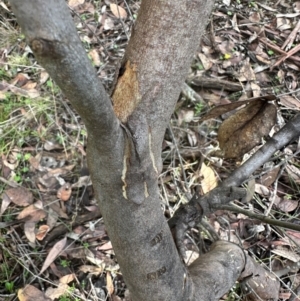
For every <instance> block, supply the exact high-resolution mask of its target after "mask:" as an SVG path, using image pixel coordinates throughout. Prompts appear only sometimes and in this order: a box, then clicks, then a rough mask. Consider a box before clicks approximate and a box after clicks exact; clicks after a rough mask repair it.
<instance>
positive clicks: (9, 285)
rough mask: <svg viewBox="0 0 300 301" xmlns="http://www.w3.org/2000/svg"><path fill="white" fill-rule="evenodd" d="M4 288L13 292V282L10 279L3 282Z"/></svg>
mask: <svg viewBox="0 0 300 301" xmlns="http://www.w3.org/2000/svg"><path fill="white" fill-rule="evenodd" d="M5 289H6V290H7V291H8V292H9V293H10V294H11V293H13V292H14V283H13V282H12V281H7V282H5Z"/></svg>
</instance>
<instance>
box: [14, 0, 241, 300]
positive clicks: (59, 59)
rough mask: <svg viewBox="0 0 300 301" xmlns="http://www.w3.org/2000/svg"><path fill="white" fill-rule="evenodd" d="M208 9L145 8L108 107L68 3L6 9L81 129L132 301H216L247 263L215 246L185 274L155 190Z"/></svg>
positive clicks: (17, 2) (195, 5)
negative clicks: (164, 146) (73, 111)
mask: <svg viewBox="0 0 300 301" xmlns="http://www.w3.org/2000/svg"><path fill="white" fill-rule="evenodd" d="M213 3H214V2H213V1H207V0H143V1H142V5H141V9H140V12H139V15H138V19H137V22H136V24H135V26H134V29H133V33H132V38H131V40H130V43H129V45H128V48H127V50H126V53H125V57H124V60H123V64H122V69H123V72H122V75H121V76H120V77H119V78H118V80H117V84H116V87H115V88H114V91H113V94H112V101H113V105H112V103H111V100H110V98H109V97H108V95H107V94H106V93H105V91H104V88H103V86H102V85H101V83H100V82H99V79H98V78H97V76H96V73H95V71H94V69H93V67H92V66H91V64H90V62H89V60H88V58H87V56H86V53H85V50H84V48H83V47H82V45H81V42H80V39H79V37H78V36H77V33H76V30H75V27H74V25H73V22H72V19H71V16H70V14H69V11H68V8H67V6H66V3H65V1H64V0H35V1H33V0H11V4H12V7H13V11H14V13H15V14H16V16H17V20H18V22H19V24H20V26H21V27H22V29H23V32H24V34H25V36H26V38H27V41H28V44H29V45H30V47H31V48H32V50H33V52H34V54H35V56H36V58H37V60H38V61H39V63H40V64H41V65H42V66H43V67H44V68H45V69H46V70H47V71H48V72H49V74H50V76H51V77H52V78H53V79H54V80H55V81H56V83H57V84H58V85H59V86H60V88H61V89H62V91H63V93H64V94H65V95H66V97H67V98H68V99H69V101H70V102H71V103H72V105H73V106H74V107H75V109H76V110H77V111H78V113H79V114H80V116H81V117H82V119H83V121H84V122H85V124H86V126H87V130H88V135H89V137H88V151H87V158H88V164H89V169H90V173H91V177H92V180H93V185H94V189H95V193H96V196H97V199H98V201H99V206H100V209H101V212H102V215H103V217H104V221H105V225H106V228H107V230H108V233H109V236H110V239H111V241H112V244H113V247H114V250H115V253H116V255H117V258H118V261H119V263H120V267H121V270H122V273H123V275H124V279H125V281H126V284H127V285H128V287H129V290H130V292H131V294H132V300H133V301H141V300H143V301H168V300H169V301H171V300H172V301H184V300H190V301H192V300H215V299H216V298H219V297H220V296H221V295H222V294H224V293H225V292H226V291H227V290H228V289H229V288H230V287H231V286H232V285H233V284H234V282H235V281H236V279H237V278H238V276H239V274H240V272H241V270H242V269H243V265H244V263H245V262H244V255H243V252H241V250H240V248H238V247H237V246H235V245H232V244H230V243H225V242H219V243H217V244H216V246H215V247H214V248H213V250H212V253H210V254H209V255H205V256H204V257H203V258H201V259H199V260H198V261H197V262H195V263H194V264H193V265H192V266H191V267H190V268H189V269H187V268H186V267H185V265H184V264H183V263H182V261H181V259H180V257H179V255H178V252H177V249H176V246H175V243H174V241H173V238H172V235H171V232H170V229H169V226H168V224H167V222H166V220H165V218H164V215H163V212H162V210H161V207H160V199H159V191H158V185H157V178H158V175H159V172H160V170H161V143H162V139H163V136H164V132H165V129H166V126H167V124H168V122H169V118H170V116H171V113H172V112H173V109H174V107H175V103H176V101H177V99H178V96H179V93H180V90H181V87H182V83H183V81H184V78H185V77H186V73H187V71H188V68H189V64H190V60H191V58H192V55H193V54H194V52H195V51H196V48H197V46H198V44H199V41H200V37H201V34H202V32H203V31H204V27H205V24H206V22H207V20H208V17H209V14H210V12H211V9H212V6H213ZM221 250H223V251H221ZM228 263H230V264H228ZM211 264H212V266H211V267H212V268H210V265H211ZM224 279H227V280H226V281H224Z"/></svg>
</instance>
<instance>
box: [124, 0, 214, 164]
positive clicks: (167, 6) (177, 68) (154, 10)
mask: <svg viewBox="0 0 300 301" xmlns="http://www.w3.org/2000/svg"><path fill="white" fill-rule="evenodd" d="M213 5H214V1H204V0H181V1H177V0H176V1H165V0H143V1H142V4H141V8H140V11H139V14H138V17H137V21H136V24H135V26H134V28H133V31H132V35H131V38H130V41H129V44H128V47H127V48H126V52H125V57H124V62H123V65H125V63H126V62H128V61H129V62H131V63H132V64H134V66H135V68H136V70H137V81H138V89H139V95H140V102H138V105H137V106H136V108H135V110H134V111H133V113H132V115H131V116H130V118H128V124H129V128H130V129H131V131H132V132H133V133H134V134H136V136H137V137H141V136H144V135H146V136H148V131H149V128H150V129H151V136H152V150H153V155H154V158H155V161H156V165H157V169H158V170H160V169H161V163H160V161H161V144H162V139H163V137H164V133H165V130H166V127H167V125H168V123H169V120H170V116H171V114H172V113H173V111H174V108H175V104H176V102H177V100H178V97H179V94H180V92H181V89H182V84H183V82H184V80H185V78H186V75H187V72H188V69H189V66H190V63H191V60H192V56H193V55H194V54H195V52H196V50H197V47H198V46H199V43H200V38H201V35H202V33H203V31H204V29H205V26H206V20H208V17H209V15H210V13H211V10H212V7H213ZM200 20H201V21H200ZM137 123H138V124H139V127H137ZM141 123H143V126H141Z"/></svg>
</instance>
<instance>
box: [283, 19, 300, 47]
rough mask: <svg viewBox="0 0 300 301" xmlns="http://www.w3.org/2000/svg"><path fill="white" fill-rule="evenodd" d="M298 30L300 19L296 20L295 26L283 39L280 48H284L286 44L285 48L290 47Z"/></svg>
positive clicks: (299, 28)
mask: <svg viewBox="0 0 300 301" xmlns="http://www.w3.org/2000/svg"><path fill="white" fill-rule="evenodd" d="M299 30H300V20H298V23H297V25H296V26H295V28H294V29H293V30H292V32H291V33H290V35H289V36H288V38H287V39H286V40H285V42H284V43H283V45H282V47H281V49H284V48H285V46H287V47H286V48H287V50H289V49H290V48H291V47H292V44H293V43H294V41H295V38H296V36H297V34H298V32H299Z"/></svg>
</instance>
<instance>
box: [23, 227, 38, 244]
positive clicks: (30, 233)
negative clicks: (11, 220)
mask: <svg viewBox="0 0 300 301" xmlns="http://www.w3.org/2000/svg"><path fill="white" fill-rule="evenodd" d="M35 225H36V223H34V222H26V223H25V225H24V233H25V235H26V237H27V239H28V240H29V241H30V242H31V243H35Z"/></svg>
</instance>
